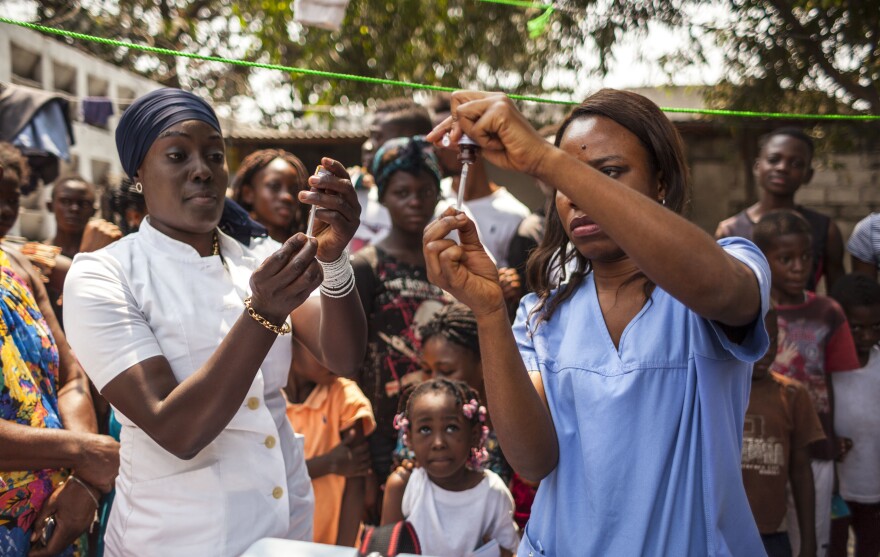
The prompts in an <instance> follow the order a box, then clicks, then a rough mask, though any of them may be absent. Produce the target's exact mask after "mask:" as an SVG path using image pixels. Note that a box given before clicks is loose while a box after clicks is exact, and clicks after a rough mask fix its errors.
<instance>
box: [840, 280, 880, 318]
mask: <svg viewBox="0 0 880 557" xmlns="http://www.w3.org/2000/svg"><path fill="white" fill-rule="evenodd" d="M831 297H832V298H834V299H835V300H837V303H838V304H840V305H841V306H843V307H844V308H846V309H847V310H849V309H852V308H854V307H864V306H877V305H880V284H877V281H876V280H874V279H872V278H871V277H869V276H868V275H862V274H858V273H852V274H849V275H846V276H844V277H841V278H840V279H839V280H838V281H837V282H835V283H834V288H832V289H831Z"/></svg>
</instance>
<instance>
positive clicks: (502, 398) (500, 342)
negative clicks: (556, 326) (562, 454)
mask: <svg viewBox="0 0 880 557" xmlns="http://www.w3.org/2000/svg"><path fill="white" fill-rule="evenodd" d="M477 331H478V334H479V337H480V354H481V357H482V364H483V380H484V382H485V386H486V398H487V402H488V407H489V408H491V409H493V410H492V426H493V428H494V429H495V433H496V434H497V435H498V439H499V441H500V443H501V446H502V447H503V450H504V456H505V457H506V458H507V461H508V462H509V463H510V465H511V466H512V467H513V469H514V470H516V471H517V473H518V474H519V475H520V476H522V477H524V478H526V479H528V480H531V481H540V480H541V479H543V478H544V477H545V476H546V475H547V474H549V473H550V472H551V471H552V470H553V469H554V468H555V467H556V463H557V461H558V459H559V445H558V443H557V440H556V430H555V428H554V426H553V420H552V418H551V417H550V412H549V410H548V409H547V407H546V406H545V404H544V402H543V401H542V400H541V397H540V396H539V395H538V392H537V391H536V390H535V387H534V385H533V384H532V382H531V380H530V378H529V374H528V371H527V370H526V368H525V365H524V364H523V361H522V358H521V357H520V355H519V350H518V349H517V347H516V341H515V340H514V338H513V333H512V332H511V329H510V322H509V321H508V317H507V314H506V312H505V311H504V310H503V309H501V310H498V311H496V312H494V313H491V314H488V315H485V316H480V317H478V318H477Z"/></svg>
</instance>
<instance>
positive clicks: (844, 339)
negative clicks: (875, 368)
mask: <svg viewBox="0 0 880 557" xmlns="http://www.w3.org/2000/svg"><path fill="white" fill-rule="evenodd" d="M835 308H836V310H837V311H838V312H840V317H841V321H840V322H839V324H838V325H837V328H836V329H834V330H833V331H832V332H831V334H830V335H829V336H828V343H827V344H826V345H825V371H826V372H827V373H834V372H836V371H852V370H854V369H859V368H860V367H862V366H861V364H860V363H859V357H858V354H857V353H856V343H855V341H854V340H853V337H852V331H850V328H849V323H848V322H847V321H846V316H845V315H844V314H843V310H842V309H841V308H840V306H838V305H837V304H836V303H835Z"/></svg>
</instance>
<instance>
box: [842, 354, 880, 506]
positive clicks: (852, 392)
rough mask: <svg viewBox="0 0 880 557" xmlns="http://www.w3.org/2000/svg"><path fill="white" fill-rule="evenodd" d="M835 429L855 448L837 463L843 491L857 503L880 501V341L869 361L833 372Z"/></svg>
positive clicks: (844, 496) (845, 496) (849, 498)
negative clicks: (860, 366)
mask: <svg viewBox="0 0 880 557" xmlns="http://www.w3.org/2000/svg"><path fill="white" fill-rule="evenodd" d="M831 378H832V381H833V383H834V431H835V432H836V433H837V435H838V436H841V437H849V438H850V439H852V440H853V446H852V450H851V451H850V452H849V453H848V454H847V455H846V457H845V458H844V459H843V461H842V462H839V463H838V464H837V472H838V475H839V476H840V495H841V496H842V497H843V498H844V499H846V500H847V501H854V502H856V503H865V504H874V503H880V403H878V402H880V345H878V346H875V347H874V348H873V349H871V356H870V357H869V359H868V364H867V365H866V366H865V367H863V368H862V369H859V370H856V371H849V372H847V373H832V374H831Z"/></svg>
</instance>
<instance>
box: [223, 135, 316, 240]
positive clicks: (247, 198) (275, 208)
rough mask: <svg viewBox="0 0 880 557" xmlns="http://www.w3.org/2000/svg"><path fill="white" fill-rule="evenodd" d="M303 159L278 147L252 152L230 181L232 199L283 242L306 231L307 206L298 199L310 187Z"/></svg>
mask: <svg viewBox="0 0 880 557" xmlns="http://www.w3.org/2000/svg"><path fill="white" fill-rule="evenodd" d="M308 178H309V173H308V172H307V171H306V168H305V166H304V165H303V163H302V161H300V160H299V158H297V157H296V156H295V155H293V154H292V153H288V152H287V151H283V150H281V149H262V150H260V151H255V152H253V153H251V154H250V155H248V156H247V157H245V159H244V160H243V161H241V166H240V167H239V169H238V172H237V173H236V174H235V178H234V179H233V180H232V198H233V200H234V201H236V202H237V203H239V204H240V205H241V206H242V207H244V209H245V210H247V211H248V212H249V213H250V216H251V218H252V219H254V220H255V221H257V222H258V223H260V224H262V225H263V226H265V227H266V230H267V231H268V232H269V237H270V238H272V239H273V240H275V241H277V242H282V243H283V242H284V241H285V240H287V239H288V238H290V237H291V236H293V235H294V234H296V233H297V232H305V230H306V222H307V220H308V217H309V209H310V207H309V206H308V205H307V204H305V203H300V202H299V201H298V200H297V195H299V192H301V191H305V190H307V189H309V186H308V183H307V182H306V181H307V180H308Z"/></svg>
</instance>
